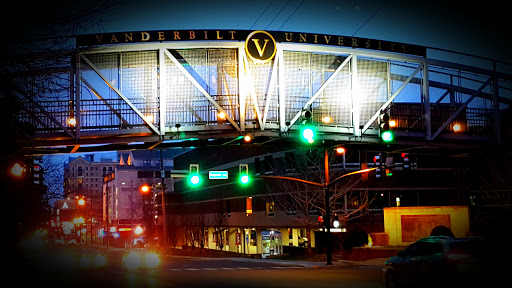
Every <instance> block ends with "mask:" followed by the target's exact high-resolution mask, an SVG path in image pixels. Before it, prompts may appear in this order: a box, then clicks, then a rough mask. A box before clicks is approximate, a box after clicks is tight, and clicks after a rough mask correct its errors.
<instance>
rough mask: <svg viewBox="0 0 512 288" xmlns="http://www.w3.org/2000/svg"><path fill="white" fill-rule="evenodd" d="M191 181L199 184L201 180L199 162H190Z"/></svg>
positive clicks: (193, 183)
mask: <svg viewBox="0 0 512 288" xmlns="http://www.w3.org/2000/svg"><path fill="white" fill-rule="evenodd" d="M188 177H189V178H188V179H189V181H190V184H192V185H198V184H199V182H201V177H200V176H199V164H190V165H189V176H188Z"/></svg>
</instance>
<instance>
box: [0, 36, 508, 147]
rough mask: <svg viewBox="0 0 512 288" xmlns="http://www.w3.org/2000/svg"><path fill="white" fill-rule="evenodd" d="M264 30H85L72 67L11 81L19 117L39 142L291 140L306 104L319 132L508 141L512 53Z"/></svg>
mask: <svg viewBox="0 0 512 288" xmlns="http://www.w3.org/2000/svg"><path fill="white" fill-rule="evenodd" d="M252 32H253V31H245V30H243V31H227V30H206V31H198V30H190V31H183V30H180V31H147V32H144V31H142V32H123V33H110V34H108V33H105V34H97V35H84V36H80V37H78V38H77V50H76V51H75V52H73V53H71V54H66V55H65V56H63V60H62V59H61V60H60V62H59V63H61V64H59V65H54V66H52V67H49V68H47V69H40V70H38V71H33V73H30V75H29V76H19V77H17V78H16V79H14V80H13V81H12V82H10V83H11V84H9V85H12V87H10V90H11V91H14V93H15V94H16V96H17V98H18V100H19V103H21V107H22V108H21V109H20V110H19V111H18V112H17V119H18V121H20V122H22V123H23V124H24V125H26V126H28V127H30V128H31V130H32V132H33V134H32V135H31V137H32V138H31V142H30V143H31V145H32V147H33V148H35V149H37V150H36V151H39V152H38V153H63V152H81V151H87V149H93V150H96V151H97V150H109V149H111V150H113V149H118V148H119V145H127V144H133V145H139V146H138V147H144V148H152V147H157V146H158V145H171V146H172V145H174V144H175V143H179V145H181V146H183V145H196V144H193V143H194V141H192V142H186V143H190V144H184V142H185V141H186V140H198V141H200V140H203V141H212V143H224V144H225V143H233V141H238V139H240V136H245V135H250V136H251V137H253V139H255V140H256V139H265V141H270V140H271V139H275V138H290V139H293V138H298V137H299V133H298V131H300V128H301V125H302V121H303V120H304V112H305V111H309V112H311V115H312V116H311V121H312V124H313V125H314V126H315V129H316V131H317V134H319V136H317V137H318V138H321V139H328V140H332V141H337V142H363V143H378V142H379V141H380V138H379V133H380V130H379V127H380V126H379V124H380V123H379V121H380V119H379V116H380V115H381V114H382V113H388V114H389V115H390V117H391V119H392V120H394V121H395V123H396V126H395V127H394V128H392V129H393V130H394V132H395V143H408V144H413V145H424V144H425V143H440V144H442V143H457V142H460V143H471V144H484V145H488V144H489V143H504V142H507V141H510V136H511V130H512V116H511V112H512V111H511V108H510V105H511V104H512V75H510V74H508V73H504V71H506V69H507V68H510V66H508V67H507V65H508V64H503V63H499V62H493V61H490V60H487V59H481V58H477V57H470V56H468V55H460V54H459V55H457V54H454V53H449V52H447V51H441V50H435V49H430V48H424V47H418V46H414V45H407V44H402V43H393V42H387V41H378V40H372V39H362V38H355V37H345V36H337V35H319V34H306V33H292V32H272V31H269V32H262V31H257V32H256V33H252ZM442 57H444V58H445V60H440V58H442ZM461 58H462V59H463V60H462V61H454V60H453V59H458V60H460V59H461ZM446 59H448V60H449V59H452V60H451V61H447V60H446ZM62 63H65V64H62ZM468 63H470V64H468ZM454 127H456V128H458V129H456V130H458V131H454ZM173 143H174V144H173ZM176 145H178V144H176ZM91 147H92V148H91Z"/></svg>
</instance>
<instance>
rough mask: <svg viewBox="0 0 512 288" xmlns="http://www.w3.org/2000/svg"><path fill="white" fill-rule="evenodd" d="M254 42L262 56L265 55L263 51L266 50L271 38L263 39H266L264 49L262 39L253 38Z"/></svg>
mask: <svg viewBox="0 0 512 288" xmlns="http://www.w3.org/2000/svg"><path fill="white" fill-rule="evenodd" d="M251 40H252V42H254V45H256V49H257V50H258V54H260V57H263V52H265V47H267V43H268V41H269V39H263V41H265V44H264V45H263V49H262V48H261V46H260V41H259V40H260V39H251Z"/></svg>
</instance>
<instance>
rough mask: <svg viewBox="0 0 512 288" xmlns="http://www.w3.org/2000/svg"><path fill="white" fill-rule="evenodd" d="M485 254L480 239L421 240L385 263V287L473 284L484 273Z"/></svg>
mask: <svg viewBox="0 0 512 288" xmlns="http://www.w3.org/2000/svg"><path fill="white" fill-rule="evenodd" d="M486 251H487V250H486V247H485V242H484V241H482V240H481V239H478V238H452V237H446V236H430V237H426V238H422V239H420V240H418V241H416V242H414V243H412V244H411V245H409V246H408V247H406V248H405V249H404V250H402V251H400V252H398V255H397V256H394V257H391V258H390V259H389V260H388V261H386V264H385V267H384V268H383V269H382V271H383V277H384V280H385V283H386V287H397V286H398V285H401V284H404V283H416V284H427V285H432V287H434V286H435V287H441V286H444V285H449V284H450V283H451V284H454V283H457V284H460V283H461V282H464V283H472V281H473V280H479V279H476V278H477V277H478V276H481V275H482V274H483V273H481V272H482V271H483V269H484V268H485V267H484V265H485V261H484V260H485V258H486ZM415 286H416V285H415Z"/></svg>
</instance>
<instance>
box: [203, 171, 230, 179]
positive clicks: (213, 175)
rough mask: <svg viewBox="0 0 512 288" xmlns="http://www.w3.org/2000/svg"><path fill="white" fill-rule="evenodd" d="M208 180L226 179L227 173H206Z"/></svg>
mask: <svg viewBox="0 0 512 288" xmlns="http://www.w3.org/2000/svg"><path fill="white" fill-rule="evenodd" d="M208 178H209V179H228V171H208Z"/></svg>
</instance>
